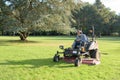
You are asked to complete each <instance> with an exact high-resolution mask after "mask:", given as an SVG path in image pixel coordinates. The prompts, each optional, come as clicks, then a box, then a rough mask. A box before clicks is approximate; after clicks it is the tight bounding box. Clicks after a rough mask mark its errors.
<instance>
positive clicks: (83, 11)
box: [0, 0, 120, 40]
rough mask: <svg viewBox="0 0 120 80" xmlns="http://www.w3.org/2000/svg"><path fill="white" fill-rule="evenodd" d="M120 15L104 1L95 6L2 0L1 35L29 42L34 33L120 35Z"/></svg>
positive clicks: (64, 0) (65, 0)
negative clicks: (92, 30) (80, 31)
mask: <svg viewBox="0 0 120 80" xmlns="http://www.w3.org/2000/svg"><path fill="white" fill-rule="evenodd" d="M119 23H120V15H116V14H115V12H113V11H111V10H110V9H109V8H106V7H105V6H104V5H103V4H102V2H101V1H100V0H96V1H95V3H94V4H89V3H85V2H82V1H81V0H0V32H1V34H4V33H6V32H10V33H15V34H16V33H17V34H19V36H20V39H21V40H26V38H27V37H28V36H29V34H32V33H34V32H38V33H41V32H45V33H48V32H53V33H58V34H70V33H71V32H75V30H76V29H82V30H83V31H84V32H85V33H87V32H88V30H89V28H90V27H91V26H95V30H96V33H97V34H99V33H101V34H102V35H110V34H111V33H114V32H118V33H120V28H119V27H120V24H119Z"/></svg>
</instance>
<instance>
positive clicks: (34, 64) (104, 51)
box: [0, 36, 120, 80]
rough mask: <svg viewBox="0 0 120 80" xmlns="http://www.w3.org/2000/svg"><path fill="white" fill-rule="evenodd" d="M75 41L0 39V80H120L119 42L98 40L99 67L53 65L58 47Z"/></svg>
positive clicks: (34, 38)
mask: <svg viewBox="0 0 120 80" xmlns="http://www.w3.org/2000/svg"><path fill="white" fill-rule="evenodd" d="M73 40H74V37H29V38H28V41H26V42H22V41H19V38H18V37H3V36H1V37H0V80H120V38H118V37H103V38H100V39H98V43H99V48H100V51H101V64H100V65H95V66H90V65H85V64H83V65H81V66H80V67H74V65H73V64H68V63H65V62H63V61H60V62H58V63H54V62H53V61H52V58H53V55H54V54H55V53H56V51H57V50H59V49H58V46H59V45H61V44H62V45H65V46H66V47H69V46H71V44H72V42H73Z"/></svg>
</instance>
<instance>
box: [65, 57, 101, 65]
mask: <svg viewBox="0 0 120 80" xmlns="http://www.w3.org/2000/svg"><path fill="white" fill-rule="evenodd" d="M63 60H64V61H65V62H68V63H74V61H75V58H63ZM82 64H92V65H98V64H100V61H98V60H96V59H93V58H82Z"/></svg>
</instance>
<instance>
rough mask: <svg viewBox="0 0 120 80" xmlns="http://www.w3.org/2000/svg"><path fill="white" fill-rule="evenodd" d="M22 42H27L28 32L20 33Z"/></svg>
mask: <svg viewBox="0 0 120 80" xmlns="http://www.w3.org/2000/svg"><path fill="white" fill-rule="evenodd" d="M19 37H20V40H22V41H26V40H27V37H28V32H19Z"/></svg>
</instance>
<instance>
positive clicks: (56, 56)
mask: <svg viewBox="0 0 120 80" xmlns="http://www.w3.org/2000/svg"><path fill="white" fill-rule="evenodd" d="M59 60H60V56H59V55H56V54H55V56H54V57H53V61H54V62H58V61H59Z"/></svg>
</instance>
